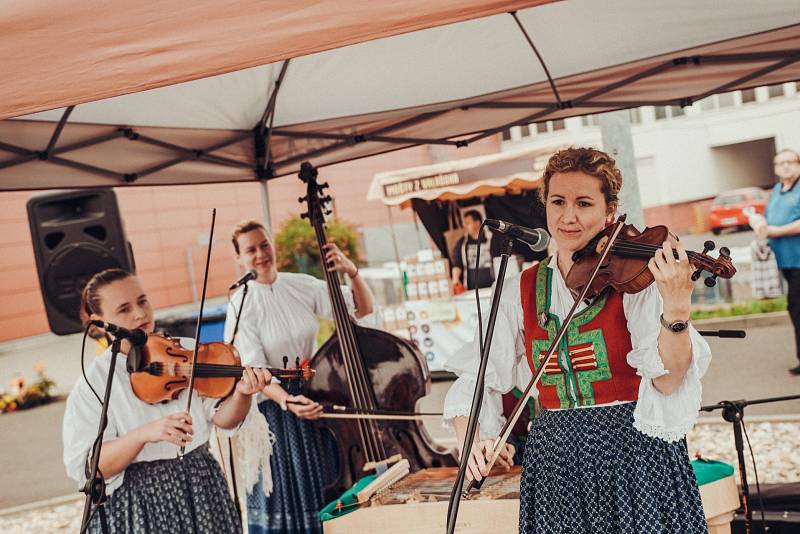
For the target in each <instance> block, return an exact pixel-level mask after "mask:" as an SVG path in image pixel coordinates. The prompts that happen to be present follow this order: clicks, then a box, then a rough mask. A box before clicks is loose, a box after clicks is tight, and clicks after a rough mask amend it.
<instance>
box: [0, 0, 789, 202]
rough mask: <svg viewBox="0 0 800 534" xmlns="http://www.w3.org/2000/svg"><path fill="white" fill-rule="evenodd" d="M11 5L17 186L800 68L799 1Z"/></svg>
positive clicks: (286, 165)
mask: <svg viewBox="0 0 800 534" xmlns="http://www.w3.org/2000/svg"><path fill="white" fill-rule="evenodd" d="M142 4H144V5H145V7H148V8H149V11H148V10H147V9H144V8H143V7H142ZM334 5H335V6H336V7H335V8H333V7H332V6H334ZM11 6H12V9H10V10H9V11H8V12H5V13H2V14H0V43H2V44H4V45H6V46H4V50H10V51H14V50H16V51H17V52H18V54H21V55H22V56H24V55H25V51H26V49H29V57H28V60H27V61H21V60H20V59H19V57H18V55H15V54H14V53H9V54H5V56H6V57H4V59H2V60H0V61H2V62H3V65H4V68H3V72H4V73H5V74H6V78H5V82H4V84H3V86H2V87H0V96H1V98H0V117H2V118H6V120H3V121H0V190H17V189H44V188H60V187H108V186H128V185H155V184H184V183H204V182H205V183H210V182H231V181H251V180H256V179H268V178H271V177H275V176H281V175H286V174H290V173H294V172H297V170H298V169H299V166H300V163H301V162H303V161H306V160H308V161H311V162H312V164H314V165H315V166H323V165H330V164H333V163H337V162H341V161H347V160H351V159H355V158H361V157H366V156H370V155H374V154H379V153H383V152H387V151H392V150H397V149H401V148H405V147H409V146H415V145H420V144H426V143H431V144H441V145H453V146H466V145H468V144H470V143H472V142H475V141H477V140H479V139H482V138H485V137H487V136H490V135H494V134H496V133H498V132H500V131H503V130H504V129H506V128H508V127H510V126H513V125H517V124H527V123H531V122H536V121H541V120H550V119H555V118H563V117H567V116H574V115H581V114H588V113H597V112H602V111H608V110H614V109H622V108H628V107H634V106H640V105H689V104H691V103H692V102H693V101H696V100H698V99H701V98H703V97H705V96H707V95H709V94H713V93H715V92H723V91H729V90H734V89H742V88H748V87H753V86H759V85H770V84H775V83H781V82H787V81H794V80H798V79H800V8H799V7H798V4H797V0H766V1H763V2H758V3H753V2H752V1H750V0H729V1H726V2H718V1H712V0H705V1H696V0H672V1H669V2H641V1H639V0H608V1H606V2H603V3H602V4H599V3H597V2H592V1H591V0H570V1H565V2H547V1H543V0H539V1H536V0H529V1H527V2H526V1H516V2H512V1H509V2H486V1H460V2H457V1H455V0H447V1H444V2H421V1H415V0H404V1H402V2H391V3H390V2H363V1H358V0H345V1H343V2H341V3H329V2H310V1H296V2H269V3H260V2H256V1H252V0H251V1H247V2H243V3H237V4H233V5H219V3H218V2H210V1H198V2H194V3H191V4H187V3H185V2H181V1H174V0H173V1H169V2H163V3H157V2H153V1H147V2H143V3H142V2H140V3H135V5H129V3H126V2H123V1H122V0H114V1H111V2H106V3H103V4H101V3H99V2H96V1H94V0H93V1H91V2H86V3H82V4H81V8H80V9H76V8H75V7H74V4H73V3H69V2H66V1H59V2H56V3H48V4H45V3H41V4H39V3H30V2H24V1H22V0H19V1H18V0H13V1H12V2H11ZM87 6H88V7H87ZM526 6H533V7H526ZM89 7H93V8H94V10H93V9H90V8H89ZM515 9H516V10H518V11H513V10H515ZM248 10H249V11H248ZM504 11H509V13H504ZM154 13H155V14H154ZM93 17H94V18H93ZM214 17H217V18H216V19H214ZM126 20H127V21H129V22H130V24H125V23H124V22H125V21H126ZM159 21H162V22H163V21H168V22H169V24H161V23H159ZM104 24H105V25H107V26H103V25H104ZM137 24H138V25H139V26H137ZM148 24H151V25H152V27H151V26H150V25H148ZM438 24H444V25H442V26H436V25H438ZM287 25H288V26H287ZM434 26H436V27H434ZM100 28H103V29H105V30H106V31H104V32H99V29H100ZM414 30H416V31H414ZM92 31H94V33H92ZM82 32H84V33H82ZM86 32H88V33H86ZM98 32H99V33H98ZM44 34H47V39H44V38H43V35H44ZM95 34H98V35H99V36H98V35H95ZM140 34H143V36H144V37H142V35H140ZM81 35H85V36H87V37H86V38H85V39H83V41H81V39H80V36H81ZM282 39H283V40H282ZM61 42H64V43H66V45H65V46H64V47H63V49H62V50H63V52H60V51H59V44H60V43H61ZM259 42H263V43H265V44H264V46H263V47H262V48H259V46H258V43H259ZM282 43H286V46H285V48H281V47H282ZM356 43H357V44H356ZM342 45H346V46H342ZM336 47H340V48H336ZM221 52H225V53H221ZM226 53H227V54H226ZM81 54H84V55H83V56H81ZM65 56H70V57H68V58H66V59H65ZM73 56H74V57H73ZM70 58H72V59H71V60H70ZM68 60H69V61H68ZM259 64H260V65H261V66H254V65H259ZM51 67H52V69H51ZM243 67H245V68H244V69H243V70H239V69H242V68H243ZM70 69H72V70H70ZM173 69H174V70H175V72H174V73H173V72H172V70H173ZM54 72H55V73H56V74H58V76H60V78H58V79H54V77H53V73H54ZM226 72H227V73H226ZM221 73H226V74H221ZM185 80H192V81H185ZM175 82H183V83H178V84H177V85H171V86H168V84H171V83H175ZM142 89H147V90H144V91H141V92H136V91H140V90H142ZM104 97H111V98H106V99H104V100H98V99H100V98H104ZM85 102H86V103H85ZM64 105H67V106H68V107H66V108H64V107H60V106H64ZM51 108H59V109H51ZM32 111H38V113H35V114H28V115H24V116H20V115H22V114H23V113H28V112H32Z"/></svg>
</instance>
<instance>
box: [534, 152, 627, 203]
mask: <svg viewBox="0 0 800 534" xmlns="http://www.w3.org/2000/svg"><path fill="white" fill-rule="evenodd" d="M559 172H583V173H586V174H588V175H590V176H594V177H595V178H598V179H599V180H600V190H601V191H602V192H603V196H604V197H605V199H606V204H608V206H609V207H611V206H616V205H617V204H618V203H619V190H620V189H621V188H622V173H621V172H620V170H619V169H618V168H617V164H616V162H615V161H614V158H612V157H611V156H609V155H608V154H606V153H605V152H603V151H602V150H597V149H595V148H585V147H570V148H565V149H562V150H559V151H558V152H556V153H555V154H553V155H552V156H550V159H549V160H548V161H547V167H545V169H544V175H543V176H542V178H543V181H544V185H543V186H542V187H541V188H540V189H539V191H540V195H541V197H542V202H545V205H547V195H548V194H549V192H550V179H551V178H552V177H553V175H554V174H556V173H559Z"/></svg>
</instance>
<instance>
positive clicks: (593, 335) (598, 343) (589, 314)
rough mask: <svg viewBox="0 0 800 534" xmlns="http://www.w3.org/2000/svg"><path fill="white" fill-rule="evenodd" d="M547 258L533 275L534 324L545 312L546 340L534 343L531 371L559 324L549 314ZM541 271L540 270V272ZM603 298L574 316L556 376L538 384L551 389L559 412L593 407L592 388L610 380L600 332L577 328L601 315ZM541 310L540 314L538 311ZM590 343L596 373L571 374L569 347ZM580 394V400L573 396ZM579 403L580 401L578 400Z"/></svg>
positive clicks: (544, 379)
mask: <svg viewBox="0 0 800 534" xmlns="http://www.w3.org/2000/svg"><path fill="white" fill-rule="evenodd" d="M548 262H549V258H548V259H546V260H544V261H542V263H541V264H540V267H539V270H538V272H537V273H536V312H537V317H536V320H537V322H538V320H539V315H540V314H541V311H544V310H547V316H548V317H549V319H550V320H549V321H548V322H547V325H546V326H545V327H544V329H545V330H546V331H547V339H534V340H533V347H532V351H531V359H532V360H533V364H534V367H535V369H536V370H537V371H538V370H539V358H540V355H541V353H542V352H544V351H546V350H547V349H548V348H549V347H550V344H551V343H552V342H553V339H555V337H556V334H557V333H558V329H559V328H560V326H561V322H560V320H559V319H558V317H557V316H556V315H554V314H552V313H550V311H549V310H550V295H551V294H552V291H551V289H552V275H553V273H552V270H551V269H550V268H549V267H548V266H547V263H548ZM543 267H544V268H543ZM606 300H607V295H606V294H605V293H603V294H602V295H601V296H600V297H598V298H597V299H596V300H595V302H593V303H592V305H591V306H589V307H587V308H585V309H583V310H581V311H580V312H579V313H577V314H575V316H574V317H573V320H572V322H571V323H570V325H569V327H568V328H567V332H566V335H565V336H564V338H563V339H562V340H561V343H560V344H559V350H558V355H557V360H556V361H557V363H558V367H559V369H561V373H560V374H557V375H556V374H553V375H549V374H543V375H542V378H541V384H542V385H543V386H555V388H556V395H557V396H558V400H559V404H560V408H574V407H576V406H578V405H581V406H591V405H593V404H596V401H595V396H594V388H593V387H592V384H593V383H594V382H599V381H601V380H609V379H610V378H611V366H610V364H609V361H608V349H607V347H606V343H605V338H604V337H603V332H602V330H600V329H594V330H589V331H587V332H580V330H579V329H580V327H582V326H584V325H586V324H588V323H589V322H591V321H592V320H594V319H595V318H596V317H597V315H598V314H599V313H600V311H602V309H603V307H604V306H605V304H606ZM540 310H541V311H540ZM582 343H591V344H592V350H593V351H594V354H595V358H596V359H597V369H592V370H587V371H577V372H576V371H574V370H573V368H572V362H571V359H570V358H569V345H570V344H571V345H573V346H574V345H579V344H582ZM578 392H579V394H580V397H581V398H580V399H579V398H578V396H577V394H578ZM581 399H582V400H581Z"/></svg>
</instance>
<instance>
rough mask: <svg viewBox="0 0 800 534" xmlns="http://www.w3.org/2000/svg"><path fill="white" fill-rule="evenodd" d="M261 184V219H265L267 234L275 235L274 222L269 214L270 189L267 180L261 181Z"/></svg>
mask: <svg viewBox="0 0 800 534" xmlns="http://www.w3.org/2000/svg"><path fill="white" fill-rule="evenodd" d="M259 182H260V184H261V186H260V187H259V189H260V190H261V217H262V218H263V219H264V226H266V227H267V232H268V233H269V234H270V235H273V233H272V220H271V219H270V212H269V187H268V186H267V180H260V181H259ZM273 237H274V235H273Z"/></svg>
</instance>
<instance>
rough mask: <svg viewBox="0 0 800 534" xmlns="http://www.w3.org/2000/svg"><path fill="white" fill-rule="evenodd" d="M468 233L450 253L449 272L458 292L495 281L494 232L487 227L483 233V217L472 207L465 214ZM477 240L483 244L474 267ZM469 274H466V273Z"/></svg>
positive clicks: (466, 232)
mask: <svg viewBox="0 0 800 534" xmlns="http://www.w3.org/2000/svg"><path fill="white" fill-rule="evenodd" d="M462 219H463V222H464V231H465V235H464V236H462V237H460V238H459V239H458V241H456V245H455V247H453V251H452V253H451V254H450V257H451V259H452V262H451V263H452V265H451V268H450V275H451V278H452V280H453V287H454V288H456V289H455V292H456V294H458V293H461V292H462V291H463V289H475V287H476V285H477V287H479V288H481V287H492V284H493V283H494V267H493V265H492V257H493V255H494V253H495V251H494V250H493V247H492V239H491V236H492V234H491V232H489V230H486V229H484V231H483V232H480V229H481V222H483V216H481V212H479V211H478V210H469V211H466V212H464V215H463V216H462ZM478 243H480V244H481V247H480V248H481V250H480V254H481V257H480V261H479V263H478V269H477V270H476V269H475V258H476V256H477V255H478ZM465 273H466V276H465Z"/></svg>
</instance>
